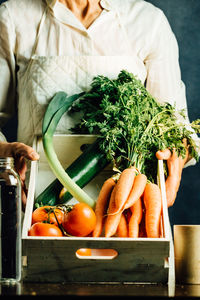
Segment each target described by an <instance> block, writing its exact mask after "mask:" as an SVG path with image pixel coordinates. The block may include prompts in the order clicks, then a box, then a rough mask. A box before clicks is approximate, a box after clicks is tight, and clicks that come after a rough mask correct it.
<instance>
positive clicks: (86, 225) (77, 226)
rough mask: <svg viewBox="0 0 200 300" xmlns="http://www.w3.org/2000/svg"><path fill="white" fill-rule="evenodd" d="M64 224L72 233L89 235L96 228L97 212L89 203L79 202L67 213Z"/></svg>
mask: <svg viewBox="0 0 200 300" xmlns="http://www.w3.org/2000/svg"><path fill="white" fill-rule="evenodd" d="M62 225H63V228H64V229H65V231H66V232H67V233H68V234H70V235H73V236H80V237H81V236H87V235H89V234H90V233H91V232H92V231H93V230H94V228H95V225H96V215H95V212H94V210H93V209H92V208H91V207H90V206H89V205H87V204H85V203H82V202H79V203H77V204H75V205H73V207H72V210H71V211H69V212H66V213H65V215H64V222H63V223H62Z"/></svg>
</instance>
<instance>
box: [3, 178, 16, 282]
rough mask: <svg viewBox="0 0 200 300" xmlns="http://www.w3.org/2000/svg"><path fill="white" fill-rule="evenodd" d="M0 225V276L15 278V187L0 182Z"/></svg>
mask: <svg viewBox="0 0 200 300" xmlns="http://www.w3.org/2000/svg"><path fill="white" fill-rule="evenodd" d="M0 197H1V211H0V226H1V278H11V279H12V278H16V276H17V275H18V274H17V273H18V270H17V264H18V261H17V260H18V258H17V255H16V253H17V251H19V250H18V247H19V244H18V243H19V241H18V239H19V234H20V232H19V226H18V222H19V216H18V215H17V212H18V207H17V205H18V204H17V203H18V201H17V199H16V198H17V197H18V194H17V187H16V186H12V185H9V186H8V185H6V184H5V182H4V181H1V182H0Z"/></svg>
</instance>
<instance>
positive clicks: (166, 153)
mask: <svg viewBox="0 0 200 300" xmlns="http://www.w3.org/2000/svg"><path fill="white" fill-rule="evenodd" d="M170 156H171V151H170V150H169V149H164V150H159V151H157V152H156V158H157V159H159V160H167V159H169V158H170Z"/></svg>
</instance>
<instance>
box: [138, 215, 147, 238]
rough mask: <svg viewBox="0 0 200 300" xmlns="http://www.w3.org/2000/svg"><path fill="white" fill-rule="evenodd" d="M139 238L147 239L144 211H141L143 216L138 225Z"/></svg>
mask: <svg viewBox="0 0 200 300" xmlns="http://www.w3.org/2000/svg"><path fill="white" fill-rule="evenodd" d="M139 237H147V233H146V228H145V211H143V216H142V220H141V223H140V228H139Z"/></svg>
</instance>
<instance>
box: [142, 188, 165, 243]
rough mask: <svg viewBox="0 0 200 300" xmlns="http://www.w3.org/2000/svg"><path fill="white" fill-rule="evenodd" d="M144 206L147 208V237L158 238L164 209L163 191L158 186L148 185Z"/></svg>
mask: <svg viewBox="0 0 200 300" xmlns="http://www.w3.org/2000/svg"><path fill="white" fill-rule="evenodd" d="M144 205H145V208H146V216H145V224H146V233H147V237H151V238H157V237H159V232H160V230H159V228H160V216H161V208H162V199H161V191H160V188H159V186H158V185H157V184H155V183H147V184H146V187H145V189H144Z"/></svg>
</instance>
